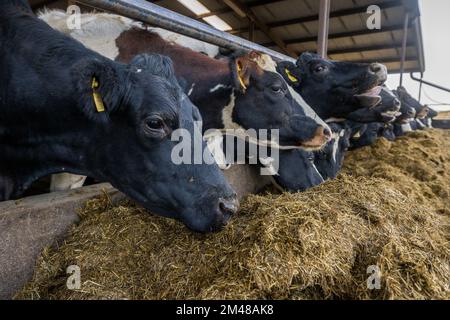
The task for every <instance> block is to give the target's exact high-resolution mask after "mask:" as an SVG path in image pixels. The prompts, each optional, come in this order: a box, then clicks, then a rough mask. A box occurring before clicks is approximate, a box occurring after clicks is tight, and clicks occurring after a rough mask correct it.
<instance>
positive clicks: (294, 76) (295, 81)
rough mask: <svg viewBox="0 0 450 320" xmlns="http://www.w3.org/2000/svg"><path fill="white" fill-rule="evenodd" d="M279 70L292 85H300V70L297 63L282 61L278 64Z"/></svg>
mask: <svg viewBox="0 0 450 320" xmlns="http://www.w3.org/2000/svg"><path fill="white" fill-rule="evenodd" d="M277 71H278V72H279V73H280V74H281V75H282V76H283V78H284V80H285V81H286V82H287V83H288V84H289V85H290V86H292V87H294V88H295V87H298V86H300V82H301V77H300V70H299V68H297V66H296V65H295V64H293V63H292V62H289V61H282V62H280V63H279V64H278V66H277Z"/></svg>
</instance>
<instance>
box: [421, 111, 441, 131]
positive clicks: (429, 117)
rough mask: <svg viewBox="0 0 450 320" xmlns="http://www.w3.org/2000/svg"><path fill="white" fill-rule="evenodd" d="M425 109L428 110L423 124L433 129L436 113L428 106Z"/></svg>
mask: <svg viewBox="0 0 450 320" xmlns="http://www.w3.org/2000/svg"><path fill="white" fill-rule="evenodd" d="M426 107H427V108H428V114H427V116H426V118H425V119H424V121H423V122H424V124H425V125H426V126H427V127H428V128H433V118H434V117H437V115H438V112H437V111H436V110H434V109H433V108H430V107H429V106H426Z"/></svg>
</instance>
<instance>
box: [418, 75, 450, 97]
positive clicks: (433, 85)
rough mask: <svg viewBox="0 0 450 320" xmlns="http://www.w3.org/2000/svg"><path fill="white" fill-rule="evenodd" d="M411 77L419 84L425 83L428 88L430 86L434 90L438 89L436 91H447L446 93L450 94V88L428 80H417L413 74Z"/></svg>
mask: <svg viewBox="0 0 450 320" xmlns="http://www.w3.org/2000/svg"><path fill="white" fill-rule="evenodd" d="M410 76H411V79H413V80H414V81H418V82H421V83H424V84H426V85H427V86H430V87H433V88H436V89H439V90H442V91H445V92H450V89H449V88H446V87H443V86H440V85H438V84H435V83H433V82H429V81H426V80H423V79H419V78H416V77H415V76H414V74H413V73H412V72H411V73H410Z"/></svg>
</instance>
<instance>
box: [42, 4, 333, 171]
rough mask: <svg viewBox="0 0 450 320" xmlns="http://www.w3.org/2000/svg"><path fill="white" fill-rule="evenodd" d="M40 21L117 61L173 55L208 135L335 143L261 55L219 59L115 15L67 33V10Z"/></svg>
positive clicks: (302, 144)
mask: <svg viewBox="0 0 450 320" xmlns="http://www.w3.org/2000/svg"><path fill="white" fill-rule="evenodd" d="M40 18H41V19H43V20H44V21H46V22H47V23H49V24H50V25H51V26H53V27H55V28H56V29H58V30H60V31H62V32H64V33H66V34H70V35H71V36H72V37H74V38H75V39H78V40H79V41H81V42H82V43H85V44H86V45H87V46H90V47H91V48H92V49H94V50H97V51H98V52H99V53H101V54H103V55H105V56H108V57H109V58H111V59H115V60H118V61H122V62H126V61H128V60H129V59H131V58H132V57H133V56H134V55H136V54H139V53H144V52H157V53H162V54H166V55H169V56H170V57H171V58H172V59H173V60H174V65H175V71H176V73H177V76H178V77H179V78H181V79H182V81H183V83H184V85H185V86H186V88H187V94H188V96H189V97H190V99H191V100H192V101H193V102H194V103H195V104H196V105H197V106H198V107H199V109H200V112H201V114H202V116H203V119H204V126H203V129H204V130H207V129H212V128H219V129H250V128H251V129H257V130H258V129H279V134H280V136H279V138H280V144H279V145H274V146H273V147H275V148H280V149H281V150H283V149H293V148H304V149H308V150H314V149H317V148H320V147H321V146H322V145H324V143H326V142H327V141H328V140H329V139H330V134H331V132H330V131H329V128H328V126H327V125H326V124H324V122H323V121H321V120H320V119H319V118H318V117H317V115H316V114H315V113H314V112H313V111H312V110H311V109H310V108H309V107H308V106H307V105H306V104H305V103H304V102H303V100H301V98H300V97H299V96H298V94H297V93H296V92H295V91H294V90H292V88H291V87H289V86H288V85H287V83H286V82H285V81H284V80H283V77H282V76H280V75H279V74H278V73H277V72H276V70H275V67H274V66H272V67H270V66H269V67H265V68H264V67H262V61H264V60H265V58H263V57H262V56H261V55H260V54H258V53H255V52H250V53H248V54H244V55H239V56H234V57H227V58H224V59H214V58H212V57H209V56H207V55H205V54H202V53H199V52H195V51H193V50H191V49H190V48H186V47H184V46H181V45H180V44H179V43H181V44H183V45H188V44H189V43H192V42H193V43H196V44H197V46H196V48H202V50H205V45H204V44H201V45H199V43H200V42H199V41H195V40H193V39H190V38H187V37H184V36H180V35H176V34H174V33H171V32H168V31H165V30H162V29H159V28H149V27H147V26H145V25H143V24H140V23H137V22H134V21H132V20H129V19H126V18H123V17H120V16H117V15H111V14H83V15H82V16H81V21H82V22H83V21H85V23H82V28H81V30H69V29H67V26H66V24H65V21H66V18H67V16H66V14H65V13H64V12H61V11H47V12H44V13H43V14H41V15H40ZM166 38H167V39H169V40H165V39H166ZM187 39H190V40H189V41H188V40H187ZM206 51H208V50H207V49H206ZM266 60H267V59H266ZM187 61H189V63H186V62H187ZM266 64H267V65H270V62H269V63H266ZM302 102H303V103H302ZM289 177H292V176H289Z"/></svg>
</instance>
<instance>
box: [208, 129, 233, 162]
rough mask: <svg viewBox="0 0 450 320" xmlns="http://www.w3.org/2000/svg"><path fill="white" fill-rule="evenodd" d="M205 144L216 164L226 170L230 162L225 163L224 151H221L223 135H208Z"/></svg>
mask: <svg viewBox="0 0 450 320" xmlns="http://www.w3.org/2000/svg"><path fill="white" fill-rule="evenodd" d="M206 145H207V146H208V149H209V151H210V152H211V154H212V156H213V157H214V160H215V161H216V163H217V165H218V166H219V168H220V169H222V170H228V169H229V168H230V167H231V164H229V163H227V161H226V156H225V153H224V152H223V148H222V145H223V135H221V134H217V135H212V136H209V137H208V138H207V139H206Z"/></svg>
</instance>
